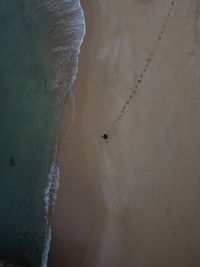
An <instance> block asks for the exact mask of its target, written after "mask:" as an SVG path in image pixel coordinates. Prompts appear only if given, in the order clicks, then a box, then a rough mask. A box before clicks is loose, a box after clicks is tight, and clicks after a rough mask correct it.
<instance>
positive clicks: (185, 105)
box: [49, 0, 200, 267]
mask: <svg viewBox="0 0 200 267" xmlns="http://www.w3.org/2000/svg"><path fill="white" fill-rule="evenodd" d="M82 5H83V8H84V11H85V14H86V24H87V34H86V39H85V42H84V45H83V47H82V50H81V56H80V67H79V73H78V77H77V80H76V82H75V84H74V87H73V92H74V97H75V106H76V109H75V120H74V123H73V126H72V129H71V132H70V134H69V135H68V136H67V137H66V138H63V140H62V146H61V173H62V178H61V188H60V191H59V196H58V201H57V205H56V213H55V216H54V218H53V226H54V227H53V228H54V233H53V235H54V238H53V242H52V249H51V253H50V259H49V266H50V267H51V266H52V267H55V266H58V267H79V266H84V267H124V266H126V267H161V266H162V267H198V266H200V164H199V159H200V2H199V0H175V1H168V0H151V1H150V0H149V1H148V0H143V1H142V0H124V1H122V0H96V1H92V0H82ZM134 88H135V90H136V92H135V93H134V95H133V97H132V93H133V90H134ZM130 95H131V97H132V98H131V99H130V103H129V104H127V105H125V109H124V114H122V116H121V117H119V114H120V111H121V110H122V109H123V106H124V103H125V102H126V101H127V100H129V96H130ZM118 118H119V120H118ZM116 120H117V121H116ZM113 122H114V123H113ZM104 132H106V133H108V132H109V138H108V140H103V139H102V138H101V135H102V134H103V133H104Z"/></svg>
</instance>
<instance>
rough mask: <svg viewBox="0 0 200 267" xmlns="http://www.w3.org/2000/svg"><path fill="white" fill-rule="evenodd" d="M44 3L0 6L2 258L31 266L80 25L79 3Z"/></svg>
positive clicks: (37, 258) (37, 254)
mask: <svg viewBox="0 0 200 267" xmlns="http://www.w3.org/2000/svg"><path fill="white" fill-rule="evenodd" d="M50 2H53V1H43V2H41V1H37V0H35V1H30V2H29V4H27V1H26V2H25V1H23V0H1V1H0V22H1V23H0V36H1V40H0V59H1V60H0V125H1V131H0V185H1V186H0V214H1V216H0V259H12V260H13V261H15V262H17V263H18V264H24V265H26V266H31V267H32V266H34V267H36V266H37V267H38V266H41V262H42V256H43V254H44V249H45V248H44V246H45V239H46V238H47V236H46V234H45V233H46V229H47V220H46V219H45V216H46V215H47V214H46V213H47V208H46V206H45V201H44V197H45V195H44V192H45V189H46V188H47V185H48V183H49V171H50V166H51V164H52V160H53V153H54V150H55V144H56V140H57V131H58V127H59V126H58V123H59V120H58V118H59V114H60V112H61V104H60V103H61V102H62V99H63V97H64V95H65V94H66V92H67V90H68V89H69V87H70V85H71V84H72V82H73V80H74V78H75V74H76V69H77V56H78V53H79V46H80V42H81V38H80V37H81V36H83V21H82V22H81V20H79V21H78V24H77V25H78V27H77V25H76V24H75V23H74V24H73V25H72V24H71V21H73V20H74V21H76V20H77V18H78V16H79V18H80V14H81V13H80V7H79V6H78V5H77V3H76V9H73V10H75V12H74V11H73V10H72V9H71V11H70V9H69V8H70V7H73V6H74V4H75V2H77V1H71V2H70V1H69V2H68V3H67V2H66V1H64V0H63V1H57V3H59V6H57V5H55V4H54V5H52V6H50V8H49V9H48V8H47V7H49V6H48V3H50ZM65 2H66V4H65ZM66 5H67V6H66ZM78 7H79V9H78ZM64 8H66V9H65V12H62V14H61V15H60V13H59V14H58V13H56V12H57V11H59V12H60V11H61V10H64ZM77 10H78V11H77ZM55 11H56V12H55ZM66 11H67V12H68V13H67V16H66ZM72 11H73V12H72ZM69 12H71V13H69ZM60 18H62V19H65V25H64V24H63V21H62V20H60ZM82 19H83V18H82ZM60 21H61V22H60ZM67 25H71V26H73V27H71V26H70V27H69V28H67V27H66V26H67ZM80 26H81V31H80ZM64 29H65V30H66V29H72V31H70V30H68V31H64ZM74 29H76V31H74ZM59 31H60V32H59ZM63 35H64V37H67V38H68V40H69V41H68V42H66V40H65V39H64V38H63ZM63 40H64V41H63ZM61 56H62V57H61ZM58 98H59V101H58Z"/></svg>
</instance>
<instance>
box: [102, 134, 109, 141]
mask: <svg viewBox="0 0 200 267" xmlns="http://www.w3.org/2000/svg"><path fill="white" fill-rule="evenodd" d="M101 137H102V138H103V139H105V140H106V139H108V137H109V136H108V134H106V133H105V134H103V135H102V136H101Z"/></svg>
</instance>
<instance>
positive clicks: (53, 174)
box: [41, 0, 86, 267]
mask: <svg viewBox="0 0 200 267" xmlns="http://www.w3.org/2000/svg"><path fill="white" fill-rule="evenodd" d="M65 2H70V0H65ZM78 6H79V9H80V17H79V19H78V23H77V25H79V26H80V32H79V36H78V37H79V38H77V40H76V45H77V42H78V41H79V43H78V45H77V46H76V49H77V52H78V54H77V62H76V64H75V67H76V70H75V72H74V75H73V77H72V79H71V83H70V84H69V88H67V91H66V94H67V93H68V91H69V90H70V89H71V87H72V85H73V83H74V81H75V79H76V76H77V73H78V62H79V54H80V48H81V45H82V43H83V40H84V36H85V34H86V24H85V16H84V12H83V9H82V7H81V3H80V1H79V0H78ZM58 49H62V48H60V47H58ZM66 52H67V51H66ZM57 143H58V142H57ZM57 162H58V146H57V145H56V148H55V152H54V155H53V162H52V165H51V168H50V172H49V179H48V184H47V187H46V188H45V191H44V203H45V212H46V216H45V220H46V233H45V242H44V248H43V253H42V258H41V267H47V264H48V256H49V251H50V246H51V239H52V227H51V225H50V222H49V219H48V217H49V213H50V211H51V210H53V211H54V206H55V202H56V199H57V192H58V189H59V185H60V170H59V167H58V164H57Z"/></svg>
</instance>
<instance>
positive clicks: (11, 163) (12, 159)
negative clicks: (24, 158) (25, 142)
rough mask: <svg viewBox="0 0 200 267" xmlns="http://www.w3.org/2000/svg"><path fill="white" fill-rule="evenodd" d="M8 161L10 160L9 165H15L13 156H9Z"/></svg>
mask: <svg viewBox="0 0 200 267" xmlns="http://www.w3.org/2000/svg"><path fill="white" fill-rule="evenodd" d="M9 162H10V165H11V166H12V167H15V165H16V162H15V159H14V157H11V158H9Z"/></svg>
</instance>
